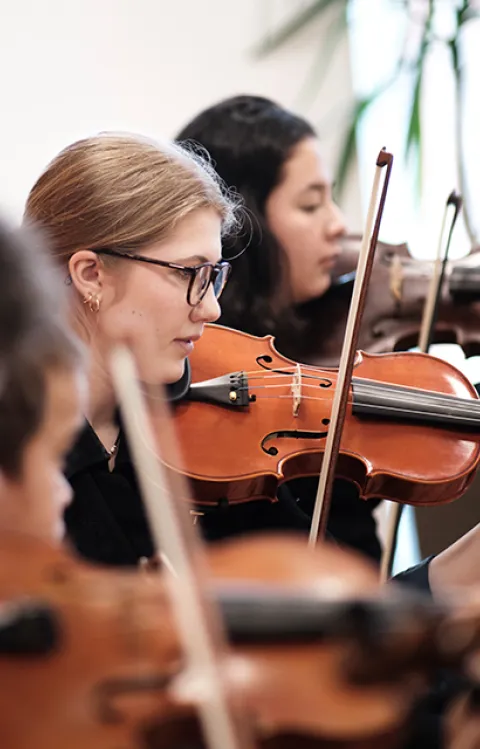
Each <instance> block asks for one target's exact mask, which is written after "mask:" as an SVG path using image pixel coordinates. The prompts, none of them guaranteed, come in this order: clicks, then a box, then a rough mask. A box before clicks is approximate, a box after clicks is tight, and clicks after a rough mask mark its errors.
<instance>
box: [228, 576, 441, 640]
mask: <svg viewBox="0 0 480 749" xmlns="http://www.w3.org/2000/svg"><path fill="white" fill-rule="evenodd" d="M215 599H216V602H217V603H218V605H219V606H220V610H221V613H222V619H223V621H224V623H225V626H226V629H227V633H228V637H229V640H230V641H231V642H235V643H257V644H260V643H262V642H266V643H268V644H273V643H275V642H282V643H286V642H302V643H305V642H308V641H321V640H325V639H332V638H334V639H337V638H339V637H340V638H341V637H351V638H354V637H355V636H356V635H357V636H361V635H362V634H363V635H366V633H367V632H370V634H371V635H373V634H375V633H378V632H379V631H383V632H385V630H386V629H388V625H389V624H390V625H391V626H394V623H395V622H396V624H395V626H398V617H400V618H402V617H405V618H407V619H408V617H409V616H411V615H412V613H413V612H415V614H416V615H417V616H418V617H419V618H424V617H425V618H428V619H429V620H430V618H431V617H436V616H437V615H438V612H439V609H437V607H436V606H435V605H432V604H431V601H430V600H429V599H428V600H427V599H424V598H423V596H420V595H418V594H416V593H413V594H411V595H410V594H402V595H399V596H397V595H394V596H392V597H384V598H378V597H372V598H371V599H370V598H361V599H355V598H351V599H348V598H343V597H342V598H340V599H336V598H335V597H333V598H331V599H330V600H329V599H328V597H322V596H321V595H320V596H316V595H311V594H309V593H302V592H300V593H299V592H298V591H295V590H292V591H284V592H275V591H272V589H270V588H268V587H267V586H265V587H263V586H258V585H253V586H252V587H251V588H250V587H249V586H248V585H246V586H245V587H244V588H242V589H241V590H238V589H235V588H233V589H232V590H229V589H226V588H225V589H222V588H220V589H218V588H217V589H216V590H215Z"/></svg>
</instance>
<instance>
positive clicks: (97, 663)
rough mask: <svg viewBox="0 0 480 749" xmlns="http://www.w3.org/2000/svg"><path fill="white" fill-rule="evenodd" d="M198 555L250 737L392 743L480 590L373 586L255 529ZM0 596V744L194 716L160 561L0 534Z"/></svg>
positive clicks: (169, 726)
mask: <svg viewBox="0 0 480 749" xmlns="http://www.w3.org/2000/svg"><path fill="white" fill-rule="evenodd" d="M208 563H209V570H210V575H211V578H210V580H211V587H209V590H208V591H207V594H208V595H209V596H211V597H213V598H214V599H215V601H216V602H217V603H218V604H219V606H220V611H221V613H222V618H223V620H224V623H225V626H226V630H227V633H228V635H229V640H230V642H231V647H230V649H229V650H228V652H227V653H226V654H225V658H224V661H223V667H222V670H223V673H224V679H225V688H226V689H228V690H229V691H231V692H232V694H233V695H234V698H235V696H236V697H237V698H238V699H239V700H240V703H241V704H242V705H243V710H244V715H245V719H246V720H248V721H249V722H250V723H251V725H252V726H253V729H254V735H255V736H256V737H257V738H258V739H266V738H268V737H273V736H276V737H280V736H288V735H302V736H305V737H314V738H316V740H317V741H318V742H319V746H323V744H322V741H325V742H327V744H328V741H330V740H340V741H344V742H346V743H345V746H349V747H352V748H354V747H355V748H356V747H361V746H369V747H370V746H388V747H393V746H396V745H397V744H396V739H395V736H397V734H398V735H400V734H399V731H400V729H402V728H403V727H404V726H405V724H406V722H407V720H408V717H409V715H410V711H411V709H412V706H413V705H414V703H415V701H416V699H417V698H418V696H420V695H421V694H422V693H423V691H424V690H425V689H426V686H427V683H428V677H429V674H431V673H432V672H433V671H434V669H435V668H436V667H438V666H439V665H448V666H451V667H455V668H461V665H462V662H463V660H464V658H465V656H466V655H467V654H468V653H472V652H476V649H477V648H478V645H479V643H480V603H479V601H470V603H469V604H468V605H465V606H464V607H457V608H456V609H455V608H452V607H448V606H440V605H438V604H433V603H432V602H431V601H429V600H424V599H423V598H418V597H417V596H416V595H413V596H412V595H409V594H407V593H405V592H404V591H403V590H397V589H395V587H393V586H392V588H391V589H390V590H385V589H384V590H382V591H381V590H380V588H379V586H378V575H377V573H376V571H375V570H373V569H371V568H370V567H369V565H367V564H366V563H365V562H364V561H363V560H362V559H360V558H358V557H356V556H355V555H351V554H347V553H346V552H343V551H341V550H340V549H338V548H336V547H330V546H328V545H324V546H319V547H317V548H316V549H314V550H312V549H309V548H307V547H306V545H305V543H304V541H303V539H295V538H292V537H288V538H283V537H269V538H261V537H257V538H255V539H244V540H240V541H235V542H229V543H224V544H222V545H220V546H218V547H217V548H216V549H213V550H211V551H210V552H209V555H208ZM165 574H168V573H165ZM0 599H1V600H2V601H4V602H5V603H4V604H3V606H2V607H1V608H0V674H1V682H0V683H1V685H2V686H1V687H0V739H1V745H2V747H8V749H31V747H32V746H35V747H37V748H38V749H65V747H66V746H68V747H69V749H85V748H86V747H88V748H89V749H96V748H97V747H98V749H117V747H120V746H121V747H125V749H127V748H128V747H132V749H133V748H134V747H138V749H140V748H141V749H154V748H158V747H163V746H164V747H169V746H175V745H178V742H179V741H180V740H181V739H182V737H184V736H185V734H186V732H187V733H188V731H189V730H191V729H192V726H193V725H194V724H192V722H191V721H192V718H193V717H194V715H195V702H196V699H203V697H202V688H201V684H202V680H201V674H188V673H185V672H184V670H183V668H184V656H183V651H182V647H181V644H180V643H181V638H180V637H179V635H178V633H177V629H176V626H175V622H174V618H173V616H172V612H171V606H170V604H169V600H168V594H167V592H166V590H165V586H164V584H163V577H162V576H161V575H159V574H154V575H145V574H140V573H139V572H136V571H134V572H119V571H106V570H102V569H99V568H95V567H92V566H89V565H86V564H83V563H80V562H78V561H77V560H75V559H74V558H73V557H72V556H69V555H68V554H67V553H65V552H64V551H61V550H58V549H54V548H52V547H50V546H48V545H46V544H44V543H42V542H39V541H33V540H32V539H27V538H20V537H17V536H2V537H1V538H0ZM199 695H200V696H199ZM379 737H382V743H381V744H380V743H378V744H377V743H365V744H364V743H362V742H364V741H365V742H366V741H367V739H368V741H369V742H372V741H373V740H374V739H375V740H378V739H379ZM198 738H199V737H198V736H197V737H196V739H197V740H198ZM327 744H325V745H327Z"/></svg>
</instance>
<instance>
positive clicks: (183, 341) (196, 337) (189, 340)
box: [175, 334, 201, 343]
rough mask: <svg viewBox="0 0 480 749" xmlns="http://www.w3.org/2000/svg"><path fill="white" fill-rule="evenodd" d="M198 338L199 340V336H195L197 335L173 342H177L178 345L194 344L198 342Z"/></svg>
mask: <svg viewBox="0 0 480 749" xmlns="http://www.w3.org/2000/svg"><path fill="white" fill-rule="evenodd" d="M200 338H201V335H199V334H197V335H189V336H185V338H175V340H176V341H178V342H179V343H196V342H197V341H199V340H200Z"/></svg>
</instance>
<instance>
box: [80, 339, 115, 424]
mask: <svg viewBox="0 0 480 749" xmlns="http://www.w3.org/2000/svg"><path fill="white" fill-rule="evenodd" d="M88 386H89V406H88V408H87V414H86V416H87V419H88V420H89V422H90V424H91V425H92V427H93V429H94V430H95V432H97V433H99V432H102V431H103V430H104V429H108V428H109V427H111V426H112V425H113V424H114V421H115V409H116V398H115V393H114V390H113V386H112V381H111V378H110V374H109V371H108V367H107V365H106V363H105V362H104V361H102V360H99V358H97V357H95V356H94V355H93V352H92V358H91V363H90V371H89V378H88Z"/></svg>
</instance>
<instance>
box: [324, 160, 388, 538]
mask: <svg viewBox="0 0 480 749" xmlns="http://www.w3.org/2000/svg"><path fill="white" fill-rule="evenodd" d="M392 164H393V155H392V154H391V153H388V152H387V151H386V150H385V149H382V150H381V151H380V153H379V154H378V157H377V161H376V169H375V176H374V180H373V187H372V193H371V196H370V202H369V207H368V212H367V220H366V224H365V231H364V235H363V240H362V246H361V248H360V255H359V259H358V264H357V270H356V276H355V283H354V286H353V293H352V301H351V303H350V309H349V312H348V319H347V326H346V331H345V338H344V341H343V347H342V354H341V358H340V364H339V367H338V374H337V381H336V385H335V394H334V397H333V401H332V411H331V415H330V425H329V430H328V435H327V439H326V442H325V451H324V455H323V461H322V470H321V472H320V479H319V482H318V490H317V497H316V500H315V506H314V510H313V516H312V524H311V527H310V536H309V544H310V545H311V546H314V545H315V544H316V543H317V542H318V539H319V538H321V539H324V538H325V532H326V527H327V520H328V514H329V511H330V504H331V500H332V488H333V481H334V478H335V469H336V464H337V459H338V454H339V451H340V440H341V436H342V431H343V425H344V422H345V417H346V414H347V405H348V395H349V392H350V384H351V379H352V373H353V367H354V363H355V355H356V350H357V345H358V336H359V332H360V324H361V322H362V315H363V311H364V309H365V300H366V296H367V289H368V284H369V281H370V276H371V273H372V268H373V260H374V256H375V248H376V245H377V240H378V234H379V231H380V225H381V221H382V214H383V209H384V206H385V200H386V197H387V190H388V183H389V179H390V172H391V170H392ZM384 167H387V168H386V172H385V179H384V181H383V187H382V191H381V195H380V200H379V199H378V196H379V193H380V181H381V174H382V170H383V168H384ZM377 204H378V208H377Z"/></svg>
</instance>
